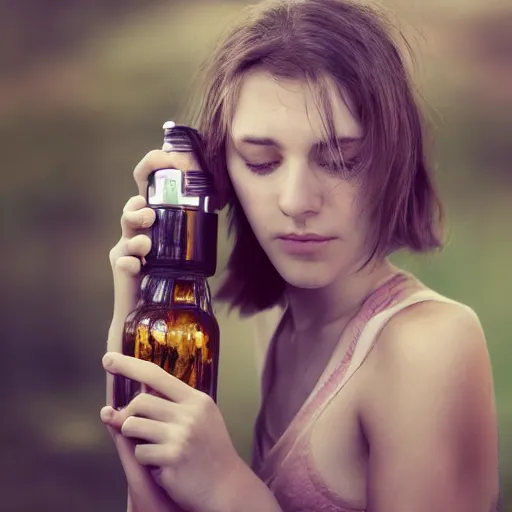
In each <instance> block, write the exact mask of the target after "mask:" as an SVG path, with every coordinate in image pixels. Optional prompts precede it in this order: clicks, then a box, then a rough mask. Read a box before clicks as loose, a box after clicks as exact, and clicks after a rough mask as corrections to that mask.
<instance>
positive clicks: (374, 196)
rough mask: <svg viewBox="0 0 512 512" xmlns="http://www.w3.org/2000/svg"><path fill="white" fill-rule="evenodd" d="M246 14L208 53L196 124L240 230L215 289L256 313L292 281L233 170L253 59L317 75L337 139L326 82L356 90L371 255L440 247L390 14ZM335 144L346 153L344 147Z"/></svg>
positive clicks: (341, 4)
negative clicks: (231, 148)
mask: <svg viewBox="0 0 512 512" xmlns="http://www.w3.org/2000/svg"><path fill="white" fill-rule="evenodd" d="M244 14H245V16H244V18H243V20H242V21H241V22H240V23H239V24H238V25H236V26H235V27H234V28H233V29H232V30H231V31H230V32H229V33H228V34H227V35H226V36H225V37H224V38H223V39H222V40H221V42H220V44H219V46H218V47H217V48H216V49H215V51H214V52H213V55H211V56H210V57H209V59H208V61H207V62H206V69H205V70H204V71H205V73H204V82H203V83H202V93H201V98H200V101H199V102H198V103H196V106H197V107H198V111H197V117H196V120H195V124H196V125H197V127H198V129H199V131H200V132H201V134H202V135H203V137H204V140H205V157H206V161H207V162H209V164H210V170H211V172H212V173H213V175H214V179H215V183H216V187H217V205H216V206H217V207H218V208H223V207H224V206H226V205H227V206H228V208H229V210H228V217H229V229H230V233H231V234H233V235H234V247H233V250H232V253H231V256H230V258H229V261H228V266H227V273H226V279H225V281H224V282H223V285H222V286H221V288H220V290H219V292H218V294H217V297H218V298H219V299H221V300H224V301H227V302H228V303H229V304H230V306H231V307H234V308H238V309H239V310H240V312H241V313H242V314H250V313H253V312H257V311H260V310H263V309H266V308H269V307H271V306H273V305H274V304H276V303H277V302H278V301H279V300H280V298H281V297H282V295H283V291H284V286H285V283H284V280H283V279H282V277H281V276H280V275H279V274H278V272H277V271H276V269H275V268H274V267H273V265H272V264H271V262H270V260H269V259H268V257H267V255H266V254H265V252H264V251H263V249H262V248H261V246H260V245H259V243H258V241H257V240H256V237H255V235H254V233H253V231H252V229H251V227H250V225H249V222H248V220H247V218H246V216H245V214H244V212H243V209H242V207H241V205H240V202H239V200H238V198H237V197H236V195H235V193H234V191H233V187H232V185H231V182H230V179H229V175H228V172H227V162H226V143H227V140H228V137H230V131H231V122H232V119H233V115H234V112H235V109H236V105H237V100H238V96H239V92H240V89H241V85H242V82H243V79H244V77H245V75H246V73H247V72H248V71H250V70H252V69H254V68H256V67H258V68H260V69H264V70H265V71H268V72H269V73H271V74H272V75H274V76H276V77H278V78H285V79H298V80H306V81H307V82H308V83H309V84H310V86H311V87H312V91H314V93H315V95H316V98H317V99H318V105H319V108H320V112H321V113H322V115H323V118H324V124H325V128H326V131H327V135H328V137H327V139H328V140H335V139H336V137H335V134H334V123H333V119H332V106H331V104H330V102H329V94H328V87H329V83H332V82H333V81H334V83H335V84H336V85H337V86H338V87H339V92H340V93H341V94H343V93H346V94H348V96H349V97H350V100H351V105H352V107H353V109H354V114H355V115H356V117H357V119H358V120H359V122H360V123H361V126H362V129H363V138H362V140H361V145H360V148H359V155H360V160H361V163H362V165H363V166H364V167H365V168H366V169H368V170H369V172H367V173H366V176H367V178H365V180H364V194H365V204H366V205H368V206H367V207H368V208H371V211H370V215H371V219H372V225H373V231H372V233H371V236H372V240H371V246H372V247H373V249H372V251H371V253H370V254H369V257H368V260H367V263H368V262H369V261H371V260H374V259H376V258H383V257H386V256H387V255H389V254H390V253H392V252H393V251H395V250H398V249H402V248H405V249H409V250H411V251H414V252H427V251H430V250H433V249H437V248H441V246H442V241H441V221H442V206H441V203H440V200H439V197H438V195H437V193H436V190H435V188H434V185H433V181H432V177H431V174H430V170H429V167H428V164H427V159H426V155H425V150H424V127H423V125H424V122H423V119H422V116H421V113H420V109H419V106H418V104H417V102H416V100H415V98H414V91H413V86H412V83H411V79H410V77H409V75H408V72H407V70H406V65H405V59H404V58H403V56H402V55H401V53H400V51H399V47H398V44H397V43H396V42H395V41H394V38H393V36H392V34H393V31H392V30H391V24H390V23H389V21H388V20H387V18H386V17H385V16H383V15H382V13H380V12H379V11H377V10H375V9H373V8H370V7H368V6H364V5H361V4H358V3H355V2H352V1H347V0H273V1H266V2H262V3H259V4H258V5H256V6H251V7H249V8H246V9H245V13H244ZM404 41H405V39H404ZM409 49H410V48H409ZM333 144H335V143H333ZM331 150H332V151H333V152H338V154H340V151H339V150H340V148H339V147H337V146H336V147H334V146H333V147H331ZM341 158H342V157H341Z"/></svg>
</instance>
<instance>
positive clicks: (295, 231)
mask: <svg viewBox="0 0 512 512" xmlns="http://www.w3.org/2000/svg"><path fill="white" fill-rule="evenodd" d="M331 102H332V105H333V117H334V124H335V129H336V135H337V137H338V138H339V139H340V140H341V145H342V147H343V146H344V145H347V146H348V149H347V153H346V154H345V153H344V158H345V160H346V161H347V160H348V162H347V165H348V167H349V168H350V156H351V155H350V152H351V151H350V145H351V143H350V141H345V139H358V138H360V137H361V135H362V133H361V127H360V125H359V123H358V122H357V121H356V119H355V118H354V116H353V115H352V113H351V112H350V110H349V108H348V106H347V104H346V103H345V102H344V101H343V99H342V98H340V97H339V95H338V94H336V89H335V87H334V85H333V87H332V90H331ZM324 132H325V130H323V123H322V118H321V116H320V113H319V111H318V108H317V106H316V104H315V101H314V98H313V96H312V94H311V92H310V90H309V88H308V86H307V84H305V83H302V82H299V81H287V80H276V79H274V78H273V77H272V75H270V74H268V73H266V72H264V71H253V72H251V73H249V74H248V75H247V76H246V77H245V79H244V83H243V86H242V90H241V94H240V98H239V102H238V105H237V108H236V111H235V115H234V119H233V124H232V139H231V140H229V141H228V144H227V161H228V170H229V175H230V177H231V181H232V183H233V186H234V189H235V192H236V194H237V196H238V199H239V201H240V203H241V205H242V208H243V209H244V212H245V214H246V216H247V219H248V220H249V223H250V225H251V227H252V229H253V231H254V234H255V235H256V238H257V239H258V241H259V243H260V244H261V246H262V248H263V250H264V251H265V252H266V254H267V255H268V257H269V259H270V261H271V262H272V264H273V265H274V266H275V268H276V269H277V271H278V272H279V273H280V274H281V276H282V277H283V279H284V280H285V281H286V282H287V283H289V284H290V285H292V286H295V287H299V288H320V287H324V286H327V285H329V284H330V283H331V282H333V281H334V280H335V279H336V278H338V277H340V276H343V275H347V274H348V273H350V272H353V271H354V270H356V268H357V267H358V266H359V265H360V264H361V263H362V262H363V261H364V258H365V256H366V249H365V246H366V244H365V240H366V235H367V232H368V221H367V219H366V216H365V215H364V213H362V211H361V205H360V204H359V191H360V185H359V181H360V180H356V179H353V178H352V179H348V176H346V175H340V174H337V175H336V174H334V173H332V172H329V169H328V167H329V160H330V156H329V151H328V148H327V146H326V144H325V140H323V137H324V136H323V133H324ZM353 146H354V143H353V142H352V152H353V151H354V147H353ZM331 166H332V165H331Z"/></svg>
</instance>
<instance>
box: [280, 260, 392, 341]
mask: <svg viewBox="0 0 512 512" xmlns="http://www.w3.org/2000/svg"><path fill="white" fill-rule="evenodd" d="M398 271H399V270H398V269H397V268H396V267H395V266H393V265H392V264H391V263H390V262H389V261H388V260H384V261H382V262H380V263H377V264H371V265H368V266H367V267H365V268H364V269H362V270H359V271H358V272H354V273H352V274H350V275H345V276H342V277H340V278H339V279H337V280H335V281H333V282H332V283H331V284H330V285H329V286H326V287H324V288H317V289H305V288H294V287H292V286H287V288H286V292H285V294H286V298H287V301H288V306H289V311H290V316H291V321H292V328H293V330H294V331H295V332H297V333H300V332H304V331H308V330H309V329H311V328H312V327H314V326H318V325H319V324H320V325H325V324H330V323H332V322H337V321H341V320H343V319H347V320H348V319H349V318H350V317H352V316H353V315H354V314H355V313H356V312H357V311H358V310H359V308H360V307H361V305H362V303H363V302H364V300H365V298H366V297H367V296H368V295H369V294H370V293H371V292H372V291H373V290H375V289H377V288H378V287H379V286H380V285H381V284H382V283H383V282H385V281H387V280H388V279H389V278H390V277H391V275H393V274H395V273H397V272H398Z"/></svg>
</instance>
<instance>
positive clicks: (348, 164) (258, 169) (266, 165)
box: [245, 159, 356, 175]
mask: <svg viewBox="0 0 512 512" xmlns="http://www.w3.org/2000/svg"><path fill="white" fill-rule="evenodd" d="M280 164H281V162H280V161H279V160H273V161H270V162H263V163H251V162H247V161H246V162H245V165H246V167H247V168H248V169H249V170H251V171H252V172H254V173H255V174H261V175H264V174H269V173H271V172H272V171H275V170H276V169H277V168H278V167H279V165H280ZM317 165H318V166H319V167H322V168H323V169H326V170H327V171H331V172H340V173H349V174H350V173H351V172H353V171H354V168H355V167H356V162H355V160H354V161H345V162H344V163H343V164H341V165H340V162H336V161H334V160H332V159H319V161H318V162H317Z"/></svg>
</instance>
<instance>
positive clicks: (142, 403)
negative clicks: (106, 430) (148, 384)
mask: <svg viewBox="0 0 512 512" xmlns="http://www.w3.org/2000/svg"><path fill="white" fill-rule="evenodd" d="M176 407H178V405H177V404H175V403H174V402H170V401H169V400H165V399H164V398H160V397H158V396H154V395H152V394H150V393H139V394H138V395H137V396H136V397H135V398H134V399H133V400H132V401H131V402H130V403H129V404H128V405H127V406H126V407H124V408H123V409H121V410H116V409H113V408H112V407H108V406H107V407H103V409H101V412H100V416H101V419H102V421H103V422H104V423H106V424H109V425H111V426H113V427H116V428H121V425H122V424H123V422H124V421H125V420H126V419H127V418H129V417H130V416H137V417H140V418H147V419H150V420H154V421H160V422H163V423H170V422H172V421H175V420H176V418H177V412H176Z"/></svg>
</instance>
